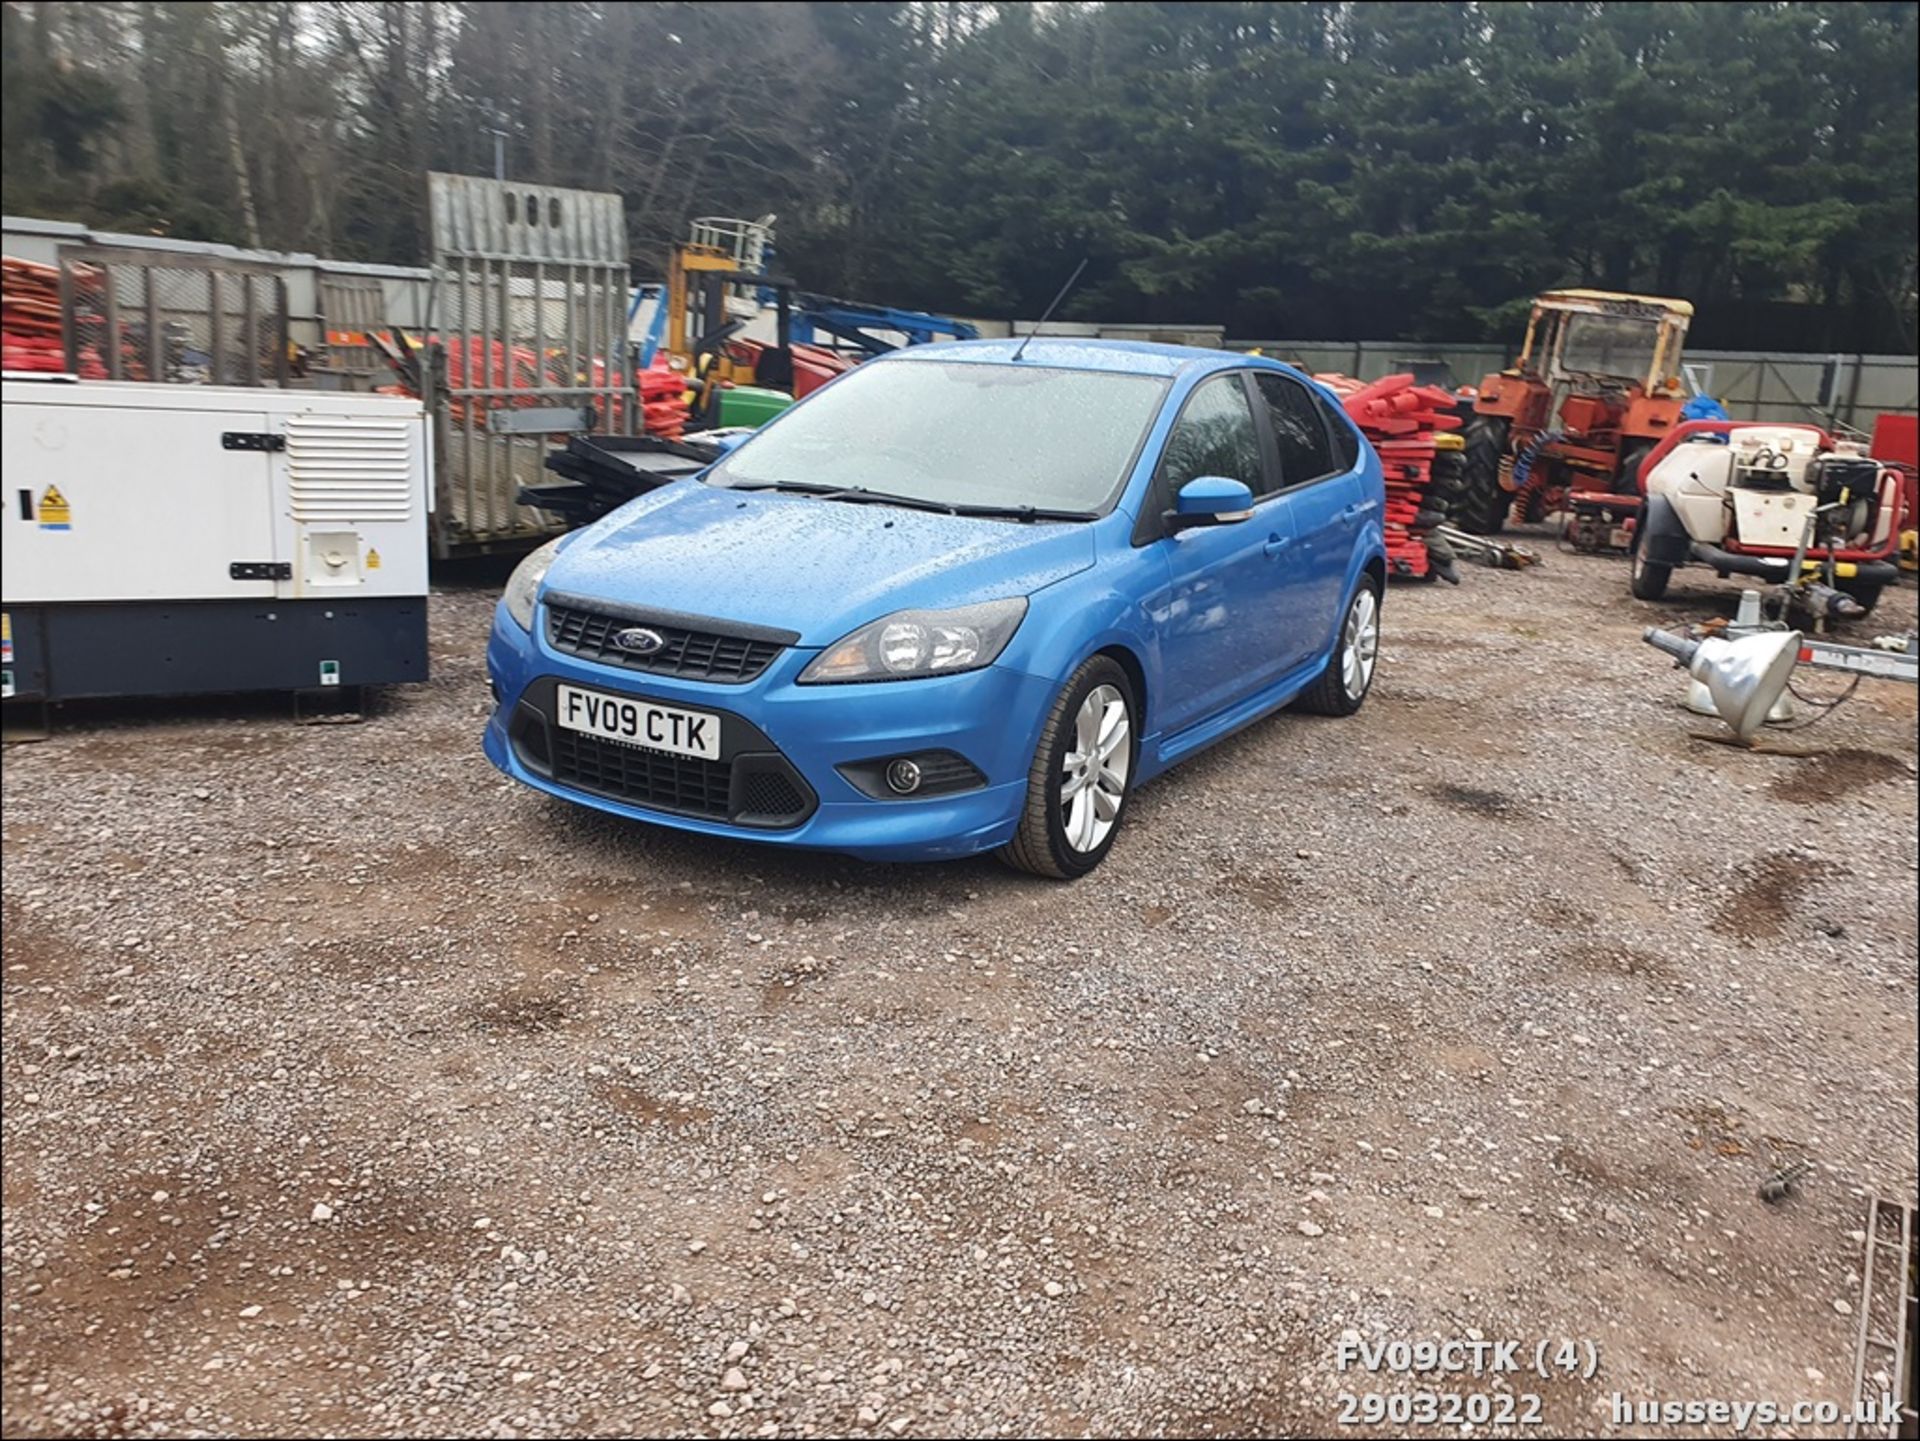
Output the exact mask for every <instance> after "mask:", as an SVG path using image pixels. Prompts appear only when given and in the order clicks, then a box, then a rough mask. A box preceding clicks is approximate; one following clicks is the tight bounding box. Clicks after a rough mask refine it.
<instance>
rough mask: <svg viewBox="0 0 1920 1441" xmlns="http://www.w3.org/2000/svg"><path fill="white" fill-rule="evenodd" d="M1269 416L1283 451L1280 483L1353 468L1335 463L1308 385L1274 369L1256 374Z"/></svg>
mask: <svg viewBox="0 0 1920 1441" xmlns="http://www.w3.org/2000/svg"><path fill="white" fill-rule="evenodd" d="M1255 380H1256V382H1257V384H1258V385H1259V387H1260V396H1261V399H1263V400H1265V401H1266V403H1267V417H1268V419H1269V420H1270V421H1271V423H1272V425H1273V440H1274V445H1275V446H1276V447H1277V448H1278V450H1279V452H1280V485H1281V487H1282V488H1287V487H1291V486H1296V485H1305V484H1306V483H1307V482H1308V481H1311V480H1320V479H1323V478H1324V477H1326V476H1329V475H1334V474H1337V473H1338V472H1340V471H1344V470H1347V469H1350V468H1351V467H1350V466H1347V465H1342V466H1336V465H1335V464H1334V463H1333V446H1332V443H1331V442H1330V440H1329V438H1328V435H1327V422H1326V418H1325V417H1324V416H1322V415H1321V413H1320V410H1319V407H1318V406H1316V405H1315V404H1314V399H1313V397H1312V396H1311V395H1310V394H1308V393H1307V388H1306V386H1304V385H1302V384H1300V382H1299V381H1297V380H1292V379H1289V378H1288V377H1287V376H1284V375H1275V374H1273V373H1271V372H1262V373H1260V374H1259V375H1257V376H1255Z"/></svg>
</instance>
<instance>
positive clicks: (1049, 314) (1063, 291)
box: [1013, 255, 1087, 360]
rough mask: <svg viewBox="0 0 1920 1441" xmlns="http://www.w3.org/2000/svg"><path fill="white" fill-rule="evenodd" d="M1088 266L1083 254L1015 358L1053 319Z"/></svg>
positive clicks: (1014, 353) (1016, 358) (1014, 356)
mask: <svg viewBox="0 0 1920 1441" xmlns="http://www.w3.org/2000/svg"><path fill="white" fill-rule="evenodd" d="M1086 268H1087V258H1086V257H1085V256H1084V255H1083V256H1081V257H1080V263H1079V264H1078V265H1076V266H1075V267H1074V268H1073V274H1071V275H1069V276H1068V277H1067V283H1066V284H1065V285H1063V286H1061V287H1060V293H1059V294H1058V295H1056V296H1054V297H1053V304H1051V305H1049V306H1048V307H1047V308H1046V312H1045V313H1044V314H1043V315H1041V317H1040V318H1039V319H1038V320H1036V321H1034V322H1033V329H1032V330H1029V331H1028V332H1027V339H1026V340H1023V341H1021V342H1020V349H1019V350H1016V351H1014V352H1013V358H1014V359H1015V360H1018V359H1019V358H1020V355H1021V352H1022V351H1024V350H1025V349H1026V348H1027V341H1028V340H1032V339H1033V337H1034V336H1036V335H1038V334H1039V333H1040V327H1041V326H1043V325H1045V324H1046V323H1047V322H1048V321H1049V320H1051V319H1053V312H1054V311H1056V310H1058V309H1059V308H1060V302H1061V301H1063V300H1065V299H1066V298H1067V292H1068V291H1070V290H1072V289H1073V285H1074V282H1075V281H1077V280H1078V279H1079V278H1080V272H1081V271H1083V270H1085V269H1086Z"/></svg>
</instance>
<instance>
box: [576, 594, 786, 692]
mask: <svg viewBox="0 0 1920 1441" xmlns="http://www.w3.org/2000/svg"><path fill="white" fill-rule="evenodd" d="M635 625H640V626H644V627H645V629H647V630H650V631H653V632H654V633H655V634H656V635H658V636H659V637H660V638H661V640H663V641H665V642H666V644H665V645H663V646H662V647H661V648H660V649H659V650H657V651H655V652H653V654H651V655H637V654H635V653H634V652H632V651H628V650H622V649H621V648H620V647H619V646H617V645H615V644H614V643H613V637H614V636H615V635H617V634H618V633H619V632H621V631H623V630H626V629H628V628H629V627H631V626H635ZM547 640H548V643H549V644H550V645H552V646H553V648H554V649H555V650H557V651H563V652H565V653H566V654H567V655H573V656H578V657H580V659H582V660H590V661H597V662H599V663H600V664H601V665H615V666H620V667H622V668H623V669H626V670H638V671H648V672H650V673H652V674H654V675H671V676H679V677H681V678H683V679H685V680H705V681H714V682H717V683H719V684H721V685H744V684H746V683H747V682H748V681H750V680H753V679H754V678H755V677H756V676H758V675H759V674H760V673H761V672H762V671H764V670H765V669H766V668H767V667H768V666H770V665H772V664H773V662H774V661H775V660H776V659H778V658H779V655H780V652H781V651H783V650H784V649H786V647H785V646H784V645H781V644H780V643H778V642H776V641H770V640H764V639H761V638H758V637H753V636H742V635H722V634H721V633H719V632H717V631H710V630H693V629H687V628H685V627H682V626H674V625H665V624H660V623H656V622H651V621H636V620H631V619H627V618H624V617H621V616H617V615H605V614H602V613H601V612H598V611H591V610H582V609H578V608H576V607H573V606H566V605H556V604H554V603H553V602H552V601H551V600H549V601H548V603H547Z"/></svg>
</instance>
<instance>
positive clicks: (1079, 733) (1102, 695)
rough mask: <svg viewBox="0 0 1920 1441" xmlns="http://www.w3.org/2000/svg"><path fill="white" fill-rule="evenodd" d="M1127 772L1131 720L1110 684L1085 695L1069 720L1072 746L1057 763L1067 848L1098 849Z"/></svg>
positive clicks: (1129, 768) (1116, 809) (1110, 825)
mask: <svg viewBox="0 0 1920 1441" xmlns="http://www.w3.org/2000/svg"><path fill="white" fill-rule="evenodd" d="M1132 769H1133V719H1132V717H1131V716H1129V715H1128V714H1127V702H1126V698H1125V697H1124V696H1122V695H1121V694H1120V692H1119V691H1118V690H1117V689H1115V688H1114V687H1113V686H1110V685H1099V686H1095V687H1094V688H1093V689H1092V690H1091V691H1089V692H1087V698H1086V699H1085V700H1084V701H1082V702H1081V703H1080V709H1079V711H1078V713H1076V714H1075V716H1074V719H1073V748H1072V749H1071V750H1069V751H1068V752H1067V754H1066V756H1065V757H1064V758H1063V759H1062V761H1061V764H1060V771H1061V775H1060V819H1061V826H1062V829H1063V830H1065V832H1066V838H1067V844H1068V845H1070V846H1072V847H1073V848H1074V849H1075V850H1076V851H1081V852H1086V851H1093V850H1098V849H1099V847H1100V844H1101V842H1102V841H1104V840H1106V838H1107V833H1108V832H1109V831H1111V830H1112V829H1113V823H1114V822H1115V821H1116V820H1118V819H1119V817H1120V802H1121V800H1122V799H1123V798H1124V797H1125V796H1126V793H1127V777H1128V775H1129V774H1130V773H1131V772H1132Z"/></svg>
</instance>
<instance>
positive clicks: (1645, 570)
mask: <svg viewBox="0 0 1920 1441" xmlns="http://www.w3.org/2000/svg"><path fill="white" fill-rule="evenodd" d="M1629 557H1630V558H1629V560H1628V562H1627V564H1628V566H1629V567H1630V569H1629V570H1628V572H1627V589H1628V590H1629V591H1631V592H1632V593H1633V598H1634V599H1635V600H1659V599H1660V597H1662V596H1663V595H1665V594H1666V593H1667V582H1668V581H1670V580H1672V579H1673V567H1672V566H1670V565H1661V564H1660V563H1659V562H1658V561H1652V560H1648V559H1647V517H1646V515H1645V513H1644V512H1643V513H1642V515H1641V516H1640V523H1639V524H1638V525H1636V526H1635V527H1634V528H1633V549H1632V551H1631V552H1630V553H1629Z"/></svg>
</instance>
